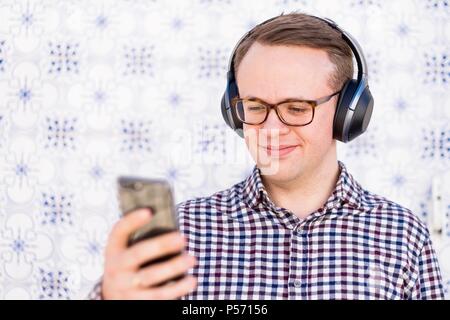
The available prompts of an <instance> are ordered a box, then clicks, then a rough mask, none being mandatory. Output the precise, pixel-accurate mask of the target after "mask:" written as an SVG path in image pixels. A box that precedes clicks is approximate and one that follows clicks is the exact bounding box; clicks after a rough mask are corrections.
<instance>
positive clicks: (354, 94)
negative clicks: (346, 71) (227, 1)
mask: <svg viewBox="0 0 450 320" xmlns="http://www.w3.org/2000/svg"><path fill="white" fill-rule="evenodd" d="M311 17H314V18H317V19H319V20H321V21H323V22H325V23H327V24H328V25H329V26H330V27H332V28H333V29H335V30H338V31H339V32H340V33H341V35H342V38H343V39H344V40H345V42H346V43H347V44H348V45H349V47H350V49H351V51H352V52H353V55H354V56H355V59H356V63H357V65H358V76H357V79H350V80H348V81H347V82H346V83H345V84H344V86H343V87H342V90H341V92H340V93H339V99H338V103H337V106H336V112H335V114H334V120H333V138H334V139H337V140H339V141H342V142H344V143H346V142H348V141H351V140H353V139H354V138H356V137H357V136H359V135H360V134H362V133H363V132H364V131H366V129H367V126H368V125H369V121H370V117H371V115H372V110H373V97H372V94H371V93H370V90H369V84H368V74H367V63H366V59H365V58H364V55H363V52H362V49H361V47H360V45H359V43H358V42H357V41H356V39H354V38H353V37H352V36H351V35H350V34H348V33H347V32H346V31H344V30H342V29H341V28H340V27H339V26H338V25H337V24H336V23H335V22H334V21H332V20H330V19H327V18H319V17H317V16H312V15H311ZM276 18H278V17H274V18H271V19H269V20H266V21H264V22H262V23H260V24H259V25H258V26H261V25H263V24H266V23H268V22H270V21H272V20H274V19H276ZM255 28H256V27H255ZM255 28H253V29H252V30H250V31H249V32H247V33H246V34H245V35H244V36H243V37H242V38H241V39H240V40H239V42H238V43H237V45H236V46H235V48H234V49H233V53H232V55H231V59H230V61H229V65H228V72H227V85H226V89H225V93H224V94H223V96H222V101H221V111H222V116H223V119H224V120H225V123H226V124H227V125H228V126H229V127H230V128H231V129H233V130H234V131H235V132H236V133H237V134H238V135H239V136H240V137H241V138H244V131H243V125H242V124H243V123H242V121H240V120H239V118H238V117H237V115H236V110H235V108H233V106H232V103H231V101H233V99H234V98H236V97H238V96H239V90H238V87H237V84H236V77H235V74H234V58H235V55H236V50H237V48H238V47H239V46H240V45H241V43H242V42H243V41H244V40H245V39H246V38H247V37H248V36H250V35H251V34H252V32H253V30H254V29H255Z"/></svg>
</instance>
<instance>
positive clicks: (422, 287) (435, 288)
mask: <svg viewBox="0 0 450 320" xmlns="http://www.w3.org/2000/svg"><path fill="white" fill-rule="evenodd" d="M415 269H416V270H415V271H416V272H417V275H416V281H415V283H414V286H413V288H412V295H411V299H415V300H419V299H421V300H436V299H445V294H444V288H443V284H442V276H441V272H440V269H439V263H438V260H437V257H436V253H435V251H434V249H433V246H432V242H431V239H430V237H429V236H428V238H427V241H426V242H425V245H424V246H423V248H422V250H421V251H420V255H419V257H418V262H417V264H416V266H415Z"/></svg>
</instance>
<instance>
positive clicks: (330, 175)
mask: <svg viewBox="0 0 450 320" xmlns="http://www.w3.org/2000/svg"><path fill="white" fill-rule="evenodd" d="M339 174H340V171H339V164H338V162H337V157H336V155H335V156H334V157H333V156H331V157H329V159H324V161H323V162H322V163H321V164H320V165H319V166H318V167H316V168H314V170H312V171H309V172H305V174H304V175H302V176H301V177H298V178H297V179H295V180H293V181H289V182H287V183H280V182H278V181H270V180H268V179H265V177H263V184H264V186H265V188H266V190H267V193H268V194H269V197H270V199H271V200H272V201H273V202H274V203H275V205H277V206H278V207H282V208H286V209H288V210H290V211H291V212H293V213H294V214H295V215H296V216H298V217H299V218H300V219H304V218H306V217H307V216H309V215H310V214H311V213H313V212H314V211H316V210H318V209H320V208H321V207H322V206H323V205H324V204H325V203H326V201H327V200H328V198H329V197H330V195H331V194H332V192H333V190H334V189H335V187H336V183H337V181H338V178H339Z"/></svg>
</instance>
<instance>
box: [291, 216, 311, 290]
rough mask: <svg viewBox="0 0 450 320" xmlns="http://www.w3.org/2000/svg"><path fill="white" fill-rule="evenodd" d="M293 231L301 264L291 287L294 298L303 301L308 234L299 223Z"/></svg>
mask: <svg viewBox="0 0 450 320" xmlns="http://www.w3.org/2000/svg"><path fill="white" fill-rule="evenodd" d="M294 230H295V231H294V233H295V235H296V236H297V238H298V239H299V242H300V248H299V252H300V256H299V257H297V259H298V260H299V261H300V263H301V268H300V270H298V271H297V273H296V279H295V280H294V281H293V286H294V288H295V289H296V290H295V291H296V292H297V294H296V296H297V297H301V298H302V299H304V298H306V296H307V294H306V291H305V290H306V276H307V275H306V272H307V271H306V270H307V266H306V264H307V263H308V233H307V231H306V230H305V225H304V224H303V225H302V224H301V223H299V224H297V225H296V226H295V229H294Z"/></svg>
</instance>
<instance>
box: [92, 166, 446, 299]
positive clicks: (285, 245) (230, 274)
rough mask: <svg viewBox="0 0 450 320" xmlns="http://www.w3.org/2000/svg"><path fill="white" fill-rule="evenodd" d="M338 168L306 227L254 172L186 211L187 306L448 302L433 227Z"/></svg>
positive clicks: (183, 206)
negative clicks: (190, 262)
mask: <svg viewBox="0 0 450 320" xmlns="http://www.w3.org/2000/svg"><path fill="white" fill-rule="evenodd" d="M338 163H339V167H340V175H339V178H338V182H337V184H336V187H335V189H334V191H333V192H332V194H331V196H330V197H329V198H328V200H327V201H326V203H325V204H324V205H323V206H322V207H321V208H320V209H318V210H317V211H315V212H313V213H312V214H310V215H309V216H308V217H306V218H305V219H300V218H299V217H297V216H295V215H294V214H292V213H291V212H290V211H289V210H287V209H285V208H281V207H278V206H276V205H275V204H274V203H273V202H272V201H271V200H270V198H269V196H268V194H267V191H266V189H265V187H264V185H263V183H262V181H261V176H260V170H259V169H258V168H257V167H256V166H255V168H254V169H253V172H252V174H251V175H250V176H249V177H248V178H246V179H245V180H243V181H242V182H240V183H238V184H236V185H234V186H232V187H231V188H229V189H227V190H224V191H220V192H217V193H215V194H213V195H211V196H209V197H201V198H195V199H192V200H188V201H185V202H182V203H180V204H179V205H178V206H177V211H178V219H179V225H180V230H181V232H182V233H183V234H184V235H185V236H186V237H187V240H188V244H187V251H188V252H189V253H190V254H191V255H194V256H195V257H196V258H197V260H198V264H197V266H196V267H194V268H193V269H191V270H190V271H189V273H190V274H192V275H194V276H196V277H197V280H198V286H197V288H196V290H195V291H193V292H192V293H190V294H188V295H186V296H184V297H182V299H189V300H191V299H192V300H194V299H244V300H246V299H250V300H253V299H265V300H273V299H364V300H371V299H443V298H444V290H443V286H442V278H441V274H440V270H439V266H438V262H437V258H436V254H435V252H434V250H433V247H432V243H431V239H430V234H429V232H428V229H427V227H426V226H425V225H424V224H423V223H422V222H421V221H420V220H419V218H418V217H417V216H416V215H414V214H413V213H412V212H411V211H410V210H409V209H406V208H404V207H402V206H400V205H398V204H396V203H394V202H392V201H390V200H388V199H386V198H384V197H381V196H379V195H376V194H373V193H371V192H369V191H367V190H364V189H363V188H362V187H361V185H360V184H359V183H358V182H357V181H356V180H355V179H354V177H353V176H352V175H351V174H350V173H349V172H348V171H347V169H346V167H345V165H344V164H343V163H342V162H341V161H338ZM100 288H101V285H100V283H98V284H97V285H96V286H95V288H94V289H93V290H92V291H91V293H90V295H89V298H90V299H99V298H101V297H102V296H101V292H100V291H101V290H100Z"/></svg>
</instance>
